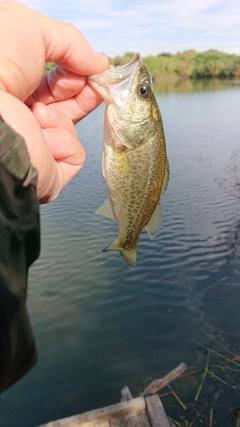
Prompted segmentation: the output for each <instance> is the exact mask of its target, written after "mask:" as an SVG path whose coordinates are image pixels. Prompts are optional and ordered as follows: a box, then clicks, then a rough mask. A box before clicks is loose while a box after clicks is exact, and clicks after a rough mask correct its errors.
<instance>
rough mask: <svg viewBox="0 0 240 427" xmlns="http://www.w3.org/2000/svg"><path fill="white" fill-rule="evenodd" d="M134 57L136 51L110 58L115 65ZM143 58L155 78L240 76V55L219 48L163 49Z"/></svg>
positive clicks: (155, 80) (154, 80) (154, 79)
mask: <svg viewBox="0 0 240 427" xmlns="http://www.w3.org/2000/svg"><path fill="white" fill-rule="evenodd" d="M132 57H133V53H132V52H127V53H125V54H124V55H123V56H116V57H115V58H110V59H109V62H110V64H113V65H115V66H116V65H122V64H126V63H127V62H128V61H129V60H131V59H132ZM143 62H144V64H145V65H146V67H147V68H148V69H149V71H150V73H151V75H152V78H153V82H154V83H157V81H158V80H159V79H161V78H165V77H172V78H195V79H199V78H201V79H202V78H212V77H214V78H216V77H217V78H239V77H240V56H238V55H234V54H228V53H224V52H221V51H218V50H215V49H211V50H208V51H206V52H196V51H195V50H192V49H191V50H185V51H184V52H178V53H177V54H176V55H172V54H171V53H168V52H163V53H160V54H158V55H157V56H150V55H149V56H146V57H145V58H143Z"/></svg>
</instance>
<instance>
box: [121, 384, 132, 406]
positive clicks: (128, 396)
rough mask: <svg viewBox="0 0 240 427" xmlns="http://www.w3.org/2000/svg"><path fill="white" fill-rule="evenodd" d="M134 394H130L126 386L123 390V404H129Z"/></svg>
mask: <svg viewBox="0 0 240 427" xmlns="http://www.w3.org/2000/svg"><path fill="white" fill-rule="evenodd" d="M132 398H133V397H132V393H131V392H130V390H129V388H128V387H127V386H126V387H124V388H123V389H122V390H121V402H128V401H129V400H131V399H132Z"/></svg>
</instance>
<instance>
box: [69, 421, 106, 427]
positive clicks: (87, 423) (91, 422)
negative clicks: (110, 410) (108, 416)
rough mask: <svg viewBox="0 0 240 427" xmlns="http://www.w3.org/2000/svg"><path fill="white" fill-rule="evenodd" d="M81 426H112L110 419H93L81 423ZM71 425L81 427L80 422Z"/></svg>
mask: <svg viewBox="0 0 240 427" xmlns="http://www.w3.org/2000/svg"><path fill="white" fill-rule="evenodd" d="M80 425H81V427H110V424H109V421H108V420H101V421H98V420H93V421H89V422H88V421H87V422H86V423H81V424H80ZM71 427H79V423H78V422H77V423H76V424H73V425H71Z"/></svg>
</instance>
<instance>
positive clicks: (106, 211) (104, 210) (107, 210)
mask: <svg viewBox="0 0 240 427" xmlns="http://www.w3.org/2000/svg"><path fill="white" fill-rule="evenodd" d="M95 214H96V215H101V216H105V217H106V218H110V219H112V220H113V221H115V219H114V218H113V213H112V209H111V206H110V203H109V200H106V202H104V203H103V205H102V206H100V208H98V209H97V210H96V212H95Z"/></svg>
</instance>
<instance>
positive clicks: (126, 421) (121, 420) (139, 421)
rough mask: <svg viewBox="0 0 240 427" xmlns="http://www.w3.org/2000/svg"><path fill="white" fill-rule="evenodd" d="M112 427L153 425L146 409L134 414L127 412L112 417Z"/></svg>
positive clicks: (145, 426)
mask: <svg viewBox="0 0 240 427" xmlns="http://www.w3.org/2000/svg"><path fill="white" fill-rule="evenodd" d="M109 422H110V427H151V426H150V423H149V421H148V418H147V414H146V412H145V411H142V412H140V413H137V414H134V413H131V414H125V415H124V416H122V417H117V418H112V419H111V420H110V421H109Z"/></svg>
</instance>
